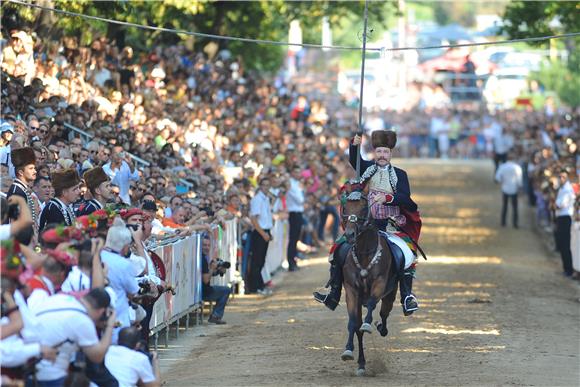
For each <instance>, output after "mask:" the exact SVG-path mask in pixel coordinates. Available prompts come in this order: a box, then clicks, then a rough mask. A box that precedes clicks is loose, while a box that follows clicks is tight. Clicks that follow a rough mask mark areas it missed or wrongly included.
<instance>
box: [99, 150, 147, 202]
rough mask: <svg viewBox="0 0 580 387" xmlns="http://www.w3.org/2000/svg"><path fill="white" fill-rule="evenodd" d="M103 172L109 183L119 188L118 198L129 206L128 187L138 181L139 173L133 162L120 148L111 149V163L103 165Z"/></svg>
mask: <svg viewBox="0 0 580 387" xmlns="http://www.w3.org/2000/svg"><path fill="white" fill-rule="evenodd" d="M103 170H104V171H105V173H106V174H107V175H108V176H109V178H110V179H111V182H112V183H113V184H114V185H116V186H118V187H119V197H120V198H121V200H123V202H124V203H125V204H129V205H130V204H131V199H130V197H129V187H130V184H131V183H130V182H131V181H138V180H139V173H138V171H137V170H136V169H135V166H134V165H133V160H131V157H130V156H128V155H127V154H126V152H125V150H124V149H123V147H121V146H115V147H113V154H112V155H111V161H109V162H108V163H106V164H105V165H103Z"/></svg>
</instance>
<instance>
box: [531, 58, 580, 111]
mask: <svg viewBox="0 0 580 387" xmlns="http://www.w3.org/2000/svg"><path fill="white" fill-rule="evenodd" d="M530 78H532V79H535V80H537V81H538V82H540V84H542V85H543V86H544V87H545V88H546V89H547V90H551V91H554V92H555V93H556V94H557V95H558V97H559V98H560V100H561V101H562V102H564V103H565V104H566V105H568V106H571V107H573V108H576V107H578V106H580V92H578V91H579V90H580V73H579V72H578V71H576V72H573V71H571V70H570V69H568V67H567V66H566V65H565V64H563V63H561V62H556V63H552V64H550V66H547V67H542V68H541V69H540V71H538V72H535V73H532V75H531V76H530Z"/></svg>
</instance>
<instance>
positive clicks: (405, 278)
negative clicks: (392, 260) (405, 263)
mask: <svg viewBox="0 0 580 387" xmlns="http://www.w3.org/2000/svg"><path fill="white" fill-rule="evenodd" d="M414 274H415V264H413V265H411V267H410V268H408V269H406V270H405V271H404V272H403V273H402V275H401V276H400V277H399V291H400V293H401V305H402V306H403V313H404V315H405V316H409V315H411V314H413V312H414V311H416V310H417V309H419V303H418V302H417V298H416V297H415V295H413V293H412V290H413V277H414Z"/></svg>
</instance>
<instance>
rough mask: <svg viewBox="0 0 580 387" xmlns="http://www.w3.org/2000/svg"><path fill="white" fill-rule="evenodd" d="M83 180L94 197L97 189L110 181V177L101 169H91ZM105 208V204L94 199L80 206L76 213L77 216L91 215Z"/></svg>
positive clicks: (84, 175)
mask: <svg viewBox="0 0 580 387" xmlns="http://www.w3.org/2000/svg"><path fill="white" fill-rule="evenodd" d="M83 179H84V181H85V184H86V185H87V188H88V190H89V191H90V193H91V194H92V195H93V196H94V192H95V189H96V188H99V186H100V185H101V184H102V183H104V182H107V181H109V180H110V179H109V176H108V175H107V174H106V173H105V171H104V170H103V168H101V167H95V168H92V169H89V170H88V171H86V172H85V173H84V174H83ZM103 208H105V206H104V203H101V202H99V201H98V200H97V199H95V198H94V197H93V198H92V199H89V200H87V201H85V202H84V203H83V204H81V205H80V207H79V208H78V210H77V211H76V216H84V215H90V214H92V213H93V212H95V211H97V210H102V209H103Z"/></svg>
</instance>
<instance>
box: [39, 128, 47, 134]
mask: <svg viewBox="0 0 580 387" xmlns="http://www.w3.org/2000/svg"><path fill="white" fill-rule="evenodd" d="M39 132H40V133H44V134H46V133H48V130H46V129H44V130H39Z"/></svg>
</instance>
